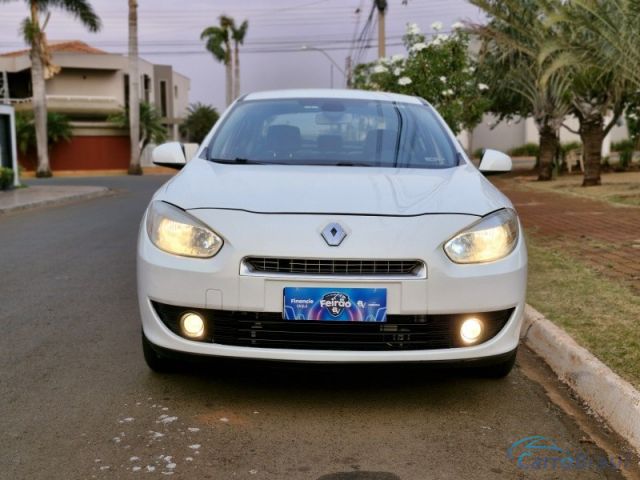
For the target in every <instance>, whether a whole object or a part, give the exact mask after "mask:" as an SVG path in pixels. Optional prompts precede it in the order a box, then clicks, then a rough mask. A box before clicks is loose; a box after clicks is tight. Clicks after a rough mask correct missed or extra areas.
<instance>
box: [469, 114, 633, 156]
mask: <svg viewBox="0 0 640 480" xmlns="http://www.w3.org/2000/svg"><path fill="white" fill-rule="evenodd" d="M607 121H608V119H607ZM494 124H495V117H494V116H493V115H485V116H484V118H483V119H482V122H481V123H480V124H479V125H478V126H477V127H476V128H475V129H474V130H473V135H471V136H470V135H469V134H468V132H465V135H460V136H459V139H460V141H461V143H462V144H463V146H464V147H465V148H467V149H469V147H470V149H471V150H477V149H479V148H492V149H495V150H501V151H503V152H508V151H509V150H511V149H512V148H515V147H519V146H521V145H524V144H526V143H535V144H537V143H539V138H538V129H537V127H536V124H535V122H534V120H533V119H532V118H527V119H526V120H524V121H523V120H521V119H520V120H513V121H502V122H500V123H499V124H498V125H496V126H495V127H494V128H491V127H492V126H493V125H494ZM565 124H566V125H567V126H568V127H569V128H571V130H575V131H577V130H578V128H579V122H578V119H577V118H575V117H567V119H566V120H565ZM628 136H629V133H628V131H627V126H626V124H625V123H624V119H621V120H619V121H618V124H617V125H616V126H615V127H613V128H612V129H611V131H610V132H609V135H607V137H605V140H604V143H603V145H602V154H603V155H605V156H607V155H609V154H610V153H611V148H610V147H611V142H616V141H619V140H624V139H626V138H628ZM579 141H580V135H577V134H575V133H573V132H571V131H570V130H569V129H567V128H564V127H563V128H561V129H560V142H561V143H569V142H579ZM469 142H470V143H471V146H469Z"/></svg>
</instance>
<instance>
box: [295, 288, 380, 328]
mask: <svg viewBox="0 0 640 480" xmlns="http://www.w3.org/2000/svg"><path fill="white" fill-rule="evenodd" d="M282 318H284V319H285V320H318V321H332V322H379V323H383V322H386V320H387V289H386V288H299V287H285V289H284V308H283V309H282Z"/></svg>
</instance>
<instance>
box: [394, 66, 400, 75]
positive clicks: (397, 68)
mask: <svg viewBox="0 0 640 480" xmlns="http://www.w3.org/2000/svg"><path fill="white" fill-rule="evenodd" d="M401 73H402V69H401V68H400V67H396V68H394V69H393V74H394V75H395V76H396V77H399V76H400V74H401Z"/></svg>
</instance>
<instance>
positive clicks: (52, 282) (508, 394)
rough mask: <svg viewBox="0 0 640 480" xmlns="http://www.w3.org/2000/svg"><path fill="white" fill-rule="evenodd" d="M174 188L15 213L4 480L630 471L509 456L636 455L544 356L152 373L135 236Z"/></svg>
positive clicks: (126, 190)
mask: <svg viewBox="0 0 640 480" xmlns="http://www.w3.org/2000/svg"><path fill="white" fill-rule="evenodd" d="M164 180H165V178H163V177H157V176H148V177H142V178H127V177H112V178H103V179H98V178H95V179H55V180H53V182H59V183H76V184H85V185H87V184H100V185H108V186H110V187H112V188H114V189H116V190H117V194H116V195H113V196H109V197H103V198H99V199H94V200H90V201H87V202H85V203H79V204H78V203H76V204H70V205H64V206H57V207H51V208H43V209H39V210H33V211H27V212H21V213H16V214H11V215H6V216H2V217H0V252H1V253H0V328H1V330H0V331H1V335H0V395H1V397H0V478H2V479H29V480H32V479H87V478H142V477H144V478H153V477H155V478H164V477H165V475H168V474H172V475H173V478H183V479H191V478H194V479H195V478H198V479H199V478H205V479H216V480H217V479H227V478H239V479H244V478H247V479H309V480H315V479H320V478H321V479H323V480H397V479H402V480H413V479H485V478H487V479H488V478H563V479H564V478H580V479H596V478H622V476H621V475H620V473H619V472H616V471H615V470H613V469H603V468H601V467H598V466H597V465H591V466H590V467H583V468H578V469H572V470H564V469H562V468H561V467H560V466H559V465H555V468H553V467H554V464H553V463H552V462H551V463H550V464H547V465H546V467H545V468H540V469H521V468H518V467H517V465H516V463H515V461H514V460H511V459H509V458H508V457H507V449H508V448H509V446H510V445H511V444H512V443H513V442H515V441H517V440H519V439H521V438H523V437H527V436H531V435H543V436H546V437H548V438H549V439H550V440H552V441H554V442H555V443H556V444H557V445H558V446H559V447H561V448H562V449H564V450H565V451H566V452H584V453H585V454H586V455H588V456H589V457H590V458H592V459H595V460H597V459H599V458H600V457H604V456H606V453H605V452H604V451H603V450H601V449H600V448H599V447H598V446H596V445H595V444H594V443H593V441H592V437H593V436H594V434H595V435H596V436H602V437H603V438H605V439H607V441H610V440H611V441H612V442H613V443H612V445H613V447H610V448H613V449H614V452H613V453H615V454H623V451H621V450H617V451H616V450H615V449H622V448H623V447H622V446H620V444H617V443H615V438H613V439H612V436H611V435H610V434H609V433H608V432H607V431H606V430H603V429H602V428H601V427H600V426H599V425H598V424H597V423H595V422H593V421H590V420H588V419H587V420H586V421H585V420H584V419H582V420H581V417H582V416H584V415H583V414H581V413H580V411H579V410H580V409H579V407H577V405H576V404H575V402H574V401H573V400H571V399H570V398H569V397H568V395H566V392H564V393H563V391H562V388H561V387H559V386H558V385H556V384H555V383H554V381H553V379H552V376H551V375H550V373H549V372H548V371H547V370H545V367H544V366H542V365H541V363H540V361H539V360H538V359H537V358H536V357H534V356H533V355H532V354H531V353H528V352H526V351H523V352H521V353H522V355H520V358H519V360H518V366H517V367H516V369H515V370H514V372H512V374H511V375H510V376H509V377H507V378H506V379H503V380H485V379H479V378H473V377H470V376H464V375H461V374H459V373H457V372H451V371H445V372H433V371H431V370H427V369H424V368H404V367H389V368H382V367H380V366H369V367H364V368H351V367H350V368H346V367H309V366H291V365H273V364H264V363H257V364H250V365H244V364H243V365H237V364H235V363H234V364H227V363H219V362H212V363H208V364H205V365H202V366H200V367H198V368H194V369H192V370H190V369H186V370H185V371H183V372H181V373H177V374H172V375H157V374H154V373H152V372H150V371H149V370H148V369H147V367H146V365H145V364H144V361H143V358H142V352H141V347H140V326H139V319H138V312H137V303H136V302H137V301H136V285H135V239H136V236H137V230H138V224H139V221H140V218H141V215H142V212H143V210H144V208H145V206H146V204H147V202H148V200H149V197H150V196H151V194H152V192H153V191H154V190H155V189H156V188H157V187H158V186H159V185H160V184H161V183H162V182H163V181H164ZM531 372H534V373H536V372H537V373H536V375H537V378H538V381H540V378H542V379H546V380H544V381H542V383H543V384H542V385H541V384H540V383H538V381H534V380H532V379H531V378H534V377H536V375H533V376H532V374H531ZM545 382H546V383H547V385H544V383H545ZM549 391H552V394H551V395H550V394H549V393H548V392H549ZM558 391H559V392H560V393H559V395H560V397H561V398H563V399H564V400H562V401H561V402H558V403H565V404H566V405H564V406H563V407H562V408H560V407H558V406H557V405H556V404H555V403H554V402H553V401H552V400H551V399H553V398H555V397H557V395H558ZM553 392H555V393H553ZM554 396H555V397H554ZM556 401H557V400H556ZM567 405H568V406H567ZM572 409H574V410H575V411H576V412H577V413H576V414H571V415H569V414H567V413H566V410H568V411H571V410H572ZM585 422H586V423H585ZM587 432H590V433H587ZM517 453H518V454H519V453H522V449H521V448H520V449H519V450H517ZM552 454H553V452H547V455H551V456H552ZM633 461H634V462H635V461H637V459H634V460H633ZM138 468H139V470H138ZM628 476H629V475H628Z"/></svg>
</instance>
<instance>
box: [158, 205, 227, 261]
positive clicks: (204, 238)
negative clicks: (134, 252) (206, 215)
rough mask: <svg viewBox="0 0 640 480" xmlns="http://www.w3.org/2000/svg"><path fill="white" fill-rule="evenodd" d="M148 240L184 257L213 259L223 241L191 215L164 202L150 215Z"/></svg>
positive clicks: (166, 250)
mask: <svg viewBox="0 0 640 480" xmlns="http://www.w3.org/2000/svg"><path fill="white" fill-rule="evenodd" d="M147 233H148V234H149V239H150V240H151V241H152V242H153V244H154V245H155V246H156V247H158V248H159V249H160V250H164V251H165V252H168V253H173V254H175V255H182V256H185V257H199V258H208V257H213V256H214V255H215V254H216V253H218V252H219V251H220V248H222V243H223V242H222V238H220V237H219V236H218V235H216V234H215V233H214V232H212V231H211V230H210V229H209V228H208V227H207V226H206V225H204V224H202V223H200V222H199V221H198V220H196V219H195V218H193V217H192V216H191V215H189V214H187V213H186V212H184V211H182V210H180V209H179V208H177V207H174V206H172V205H169V204H168V203H165V202H158V201H156V202H153V203H152V204H151V205H150V206H149V211H148V212H147Z"/></svg>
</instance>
